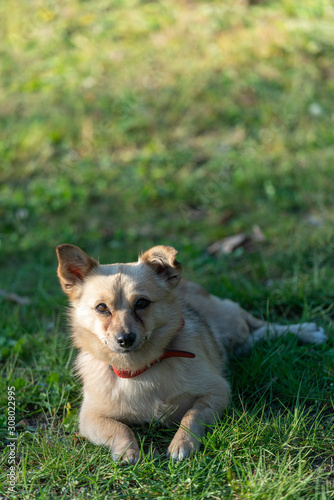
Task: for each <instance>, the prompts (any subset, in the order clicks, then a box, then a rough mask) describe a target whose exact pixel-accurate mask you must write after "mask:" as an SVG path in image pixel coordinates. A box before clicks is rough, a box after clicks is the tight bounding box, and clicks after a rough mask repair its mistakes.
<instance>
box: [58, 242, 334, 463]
mask: <svg viewBox="0 0 334 500" xmlns="http://www.w3.org/2000/svg"><path fill="white" fill-rule="evenodd" d="M176 255H177V251H176V250H175V249H174V248H172V247H170V246H163V245H160V246H155V247H153V248H151V249H150V250H148V251H146V252H145V253H143V254H142V255H141V256H140V257H139V259H138V262H134V263H128V264H109V265H100V264H99V263H98V262H97V261H96V260H94V259H93V258H91V257H89V256H88V255H87V254H86V253H85V252H83V251H82V250H81V249H80V248H78V247H76V246H74V245H69V244H63V245H59V246H58V247H57V256H58V261H59V266H58V271H57V272H58V277H59V280H60V284H61V286H62V289H63V290H64V292H65V293H66V294H67V295H68V298H69V301H70V305H71V308H70V323H71V330H72V337H73V340H74V344H75V346H76V347H77V348H78V349H79V355H78V357H77V361H76V368H77V371H78V373H79V375H80V377H81V379H82V382H83V403H82V406H81V410H80V417H79V430H80V434H81V436H83V437H86V438H87V439H88V440H90V441H92V442H93V443H95V444H97V445H104V446H106V447H108V448H109V449H110V450H111V455H112V458H113V459H114V460H115V461H117V460H120V461H127V462H129V463H132V464H134V463H136V462H137V461H138V459H139V455H140V450H139V447H138V444H137V441H136V438H135V435H134V433H133V431H132V430H131V429H130V427H129V425H131V424H143V423H149V422H151V421H152V420H159V421H161V422H163V423H165V424H166V425H172V424H173V423H175V422H180V426H179V427H178V430H177V432H176V434H175V435H174V437H173V439H172V441H171V443H170V445H169V447H168V450H167V456H168V457H171V458H172V459H174V460H182V459H185V458H187V457H190V456H191V455H193V453H195V452H196V451H197V450H198V449H199V447H200V444H201V438H202V437H203V436H204V434H205V430H206V427H207V426H208V425H210V424H213V423H214V422H215V421H216V419H217V417H219V416H220V415H221V414H222V412H223V411H224V409H225V408H226V407H227V405H228V403H229V401H230V398H231V390H230V385H229V382H228V380H227V379H226V375H225V369H226V363H227V358H228V354H229V353H234V354H236V355H241V354H244V353H246V352H248V351H249V350H250V349H251V348H252V346H253V344H254V343H255V342H257V341H259V340H261V339H264V338H272V337H274V336H281V335H285V334H286V333H287V332H290V333H293V334H295V335H297V336H298V338H299V339H300V340H301V341H303V342H314V343H315V344H321V343H323V342H324V341H325V339H326V335H325V333H324V331H323V329H322V328H318V327H317V325H316V324H314V323H300V324H295V325H289V326H282V325H278V324H272V325H268V324H267V323H266V322H264V321H262V320H260V319H257V318H255V317H254V316H252V315H251V314H249V313H248V312H246V311H245V310H244V309H242V308H241V307H240V306H239V305H238V304H237V303H235V302H232V301H231V300H228V299H225V300H222V299H220V298H218V297H216V296H213V295H210V294H209V293H207V292H206V291H205V290H204V289H203V288H201V287H200V286H199V285H196V284H194V283H191V282H188V281H185V280H182V279H181V272H182V267H181V264H180V263H179V262H178V261H177V260H176Z"/></svg>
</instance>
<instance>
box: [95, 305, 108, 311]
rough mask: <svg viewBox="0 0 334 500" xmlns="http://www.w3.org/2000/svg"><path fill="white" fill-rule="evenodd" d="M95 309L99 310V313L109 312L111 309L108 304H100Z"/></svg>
mask: <svg viewBox="0 0 334 500" xmlns="http://www.w3.org/2000/svg"><path fill="white" fill-rule="evenodd" d="M95 311H97V312H99V313H107V312H109V309H108V307H107V306H106V304H103V303H101V304H98V305H97V306H96V307H95Z"/></svg>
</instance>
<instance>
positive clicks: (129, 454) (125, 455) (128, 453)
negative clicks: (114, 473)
mask: <svg viewBox="0 0 334 500" xmlns="http://www.w3.org/2000/svg"><path fill="white" fill-rule="evenodd" d="M111 456H112V459H113V460H114V461H115V462H118V461H120V462H121V463H122V464H131V465H134V464H135V463H137V462H138V460H139V448H138V445H137V443H133V444H131V445H129V446H128V447H127V448H126V449H125V450H124V449H120V448H119V447H117V449H116V448H115V447H113V448H112V451H111Z"/></svg>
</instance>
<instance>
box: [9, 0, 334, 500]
mask: <svg viewBox="0 0 334 500" xmlns="http://www.w3.org/2000/svg"><path fill="white" fill-rule="evenodd" d="M0 15H1V19H3V20H4V22H3V23H1V24H2V26H1V32H0V37H1V45H0V52H1V64H2V77H1V78H2V86H1V89H0V114H1V124H0V130H1V132H0V133H1V141H0V157H1V162H0V245H1V256H0V258H1V265H2V266H1V269H2V271H1V278H2V280H1V288H2V289H5V290H7V291H10V292H15V293H17V294H19V295H22V296H27V297H28V298H29V299H30V300H31V304H30V305H26V306H20V305H18V304H16V303H14V302H9V301H8V300H6V299H4V298H0V312H1V313H0V325H1V332H2V333H1V337H0V360H1V361H0V363H1V364H0V370H1V375H2V377H1V403H0V405H1V408H2V412H1V416H0V428H1V444H2V445H3V448H4V453H3V454H2V457H1V459H0V460H1V464H2V472H1V486H0V495H3V496H5V497H6V495H7V491H8V490H7V488H8V477H7V475H6V474H7V473H8V456H9V448H8V444H9V441H8V439H7V438H8V431H7V407H8V405H7V387H8V386H9V387H11V386H15V388H16V423H17V427H16V436H17V449H16V473H17V479H16V489H15V491H16V493H15V494H11V495H10V498H17V499H35V498H41V499H42V498H57V499H58V498H59V499H72V498H76V499H87V498H93V499H104V498H119V499H132V498H136V499H137V498H143V499H147V498H160V499H169V498H173V497H175V498H178V499H179V498H180V499H186V498H196V499H197V498H198V499H205V498H211V499H220V498H224V499H225V498H226V499H228V498H231V499H248V498H251V499H289V500H290V499H291V500H292V499H293V500H294V499H306V498H307V499H308V498H312V499H319V500H320V499H321V500H324V499H326V500H327V499H328V498H334V470H333V460H334V454H333V449H334V440H333V434H334V433H333V422H334V420H333V418H334V411H333V394H334V385H333V384H334V376H333V375H334V362H333V354H334V342H333V340H334V336H333V321H332V319H333V297H334V278H333V276H334V273H333V267H334V266H333V255H334V251H333V230H334V216H333V184H334V171H333V161H334V147H333V143H334V132H333V130H334V128H333V116H334V115H333V108H332V103H333V93H334V74H333V69H332V60H333V55H334V54H333V47H334V44H333V30H332V23H333V17H334V11H333V6H332V4H331V2H330V1H329V0H320V1H317V2H315V1H314V0H305V1H304V2H302V4H301V3H298V2H295V1H293V0H281V1H280V2H275V1H272V0H271V1H267V2H259V3H257V2H250V3H249V4H248V2H242V1H240V2H239V1H235V2H231V1H230V2H218V1H215V0H212V1H192V2H178V1H167V2H148V1H139V0H122V1H117V2H116V1H114V0H113V1H108V2H106V1H105V0H96V1H95V2H93V3H91V2H85V1H79V0H71V1H69V0H61V1H59V2H54V1H52V0H50V1H48V2H40V1H38V0H32V1H30V2H29V3H27V2H22V1H19V0H10V1H9V2H6V5H5V4H3V5H1V6H0ZM254 225H259V226H260V227H261V229H262V231H263V232H264V234H265V236H266V241H265V242H263V243H258V244H255V245H253V247H252V248H251V249H249V250H246V249H244V248H242V247H241V248H239V249H237V250H236V251H235V252H233V253H232V254H230V255H220V256H211V255H209V254H208V253H207V251H206V249H207V247H208V246H209V244H211V243H213V242H214V241H216V240H218V239H220V238H223V237H225V236H229V235H231V234H236V233H239V232H251V229H252V226H254ZM63 242H69V243H73V244H77V245H79V246H82V247H83V248H84V249H85V250H86V251H87V252H90V253H91V254H92V255H93V256H95V257H98V256H99V257H100V260H101V262H115V261H128V260H133V259H135V258H136V256H137V254H138V252H140V251H142V250H145V249H147V248H149V247H150V246H151V245H153V244H157V243H165V244H170V245H173V246H175V247H176V248H178V250H179V252H180V253H179V259H180V261H182V264H183V267H184V270H185V271H184V272H185V274H186V276H187V277H188V278H190V279H194V280H195V281H197V282H199V283H201V284H202V285H203V286H205V287H206V288H207V289H209V290H210V291H212V292H213V293H216V294H217V295H220V296H222V297H229V298H231V299H233V300H237V301H238V302H240V303H241V304H242V305H243V306H244V307H246V308H248V309H249V310H250V311H252V312H253V313H254V314H256V315H258V316H260V317H264V318H268V319H270V320H271V321H277V320H278V319H280V320H281V321H283V322H293V321H297V320H299V319H300V318H302V320H304V321H316V322H318V323H319V324H321V325H322V326H323V327H324V328H325V330H326V332H327V334H328V342H327V343H326V344H325V345H323V346H319V347H315V346H312V345H309V346H300V345H297V344H296V340H295V339H294V338H292V337H287V338H286V339H284V340H282V339H278V340H276V341H272V342H270V343H268V344H262V345H259V346H257V347H256V349H255V350H254V351H253V352H252V353H251V355H250V356H249V357H247V358H246V359H242V360H237V359H233V360H231V363H230V369H229V377H230V378H231V381H232V386H233V394H234V398H233V401H232V404H231V405H230V407H229V408H228V409H227V411H226V412H225V414H224V415H223V416H222V419H221V420H220V421H219V422H217V423H216V425H214V426H213V427H212V429H211V432H210V433H209V434H208V435H207V436H206V438H205V439H204V440H203V446H202V448H201V451H200V453H199V454H198V455H197V456H196V457H194V459H193V460H192V461H188V460H186V461H184V462H182V463H172V462H171V461H169V460H167V459H166V458H165V456H164V453H165V449H166V448H167V445H168V442H169V441H170V440H171V436H172V435H173V432H174V431H173V430H171V429H164V428H162V427H160V426H159V425H157V424H154V423H152V424H151V425H150V426H148V427H143V428H136V429H135V431H136V434H137V435H138V439H139V441H140V443H141V446H142V453H143V458H144V460H143V461H142V462H141V463H138V464H137V465H136V466H135V467H128V466H120V465H119V464H117V463H116V464H115V463H113V462H112V461H111V458H110V455H109V454H108V452H107V451H106V450H104V449H102V448H99V447H95V446H93V445H91V444H90V443H88V442H86V441H84V440H83V439H82V438H80V437H79V436H78V434H77V432H78V428H77V412H78V409H79V406H80V397H81V396H80V384H79V382H78V381H77V380H76V379H75V378H74V375H73V368H72V367H73V359H74V356H75V353H74V351H73V349H72V348H71V347H70V344H69V341H68V333H67V326H66V321H65V319H64V311H65V306H66V300H65V298H64V297H63V295H62V293H61V291H60V287H59V285H58V283H57V279H56V273H55V271H56V259H55V252H54V247H55V246H56V245H57V244H59V243H63Z"/></svg>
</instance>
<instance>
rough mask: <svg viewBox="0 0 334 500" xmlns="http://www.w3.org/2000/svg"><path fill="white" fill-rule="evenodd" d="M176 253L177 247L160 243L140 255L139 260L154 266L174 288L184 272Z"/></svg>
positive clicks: (156, 271)
mask: <svg viewBox="0 0 334 500" xmlns="http://www.w3.org/2000/svg"><path fill="white" fill-rule="evenodd" d="M176 254H177V250H175V248H173V247H168V246H165V245H159V246H157V247H153V248H150V250H147V252H145V253H143V255H141V256H140V257H139V262H143V263H144V264H147V265H148V266H150V267H151V268H153V270H154V272H155V273H156V274H157V275H159V276H161V277H162V278H164V279H165V280H166V281H168V284H169V285H170V287H171V288H174V287H175V286H176V285H177V284H178V283H179V281H180V279H181V272H182V266H181V264H180V262H178V261H177V260H176V258H175V257H176Z"/></svg>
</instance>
